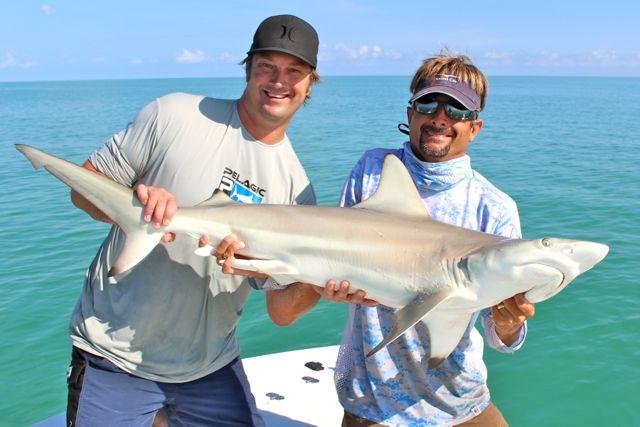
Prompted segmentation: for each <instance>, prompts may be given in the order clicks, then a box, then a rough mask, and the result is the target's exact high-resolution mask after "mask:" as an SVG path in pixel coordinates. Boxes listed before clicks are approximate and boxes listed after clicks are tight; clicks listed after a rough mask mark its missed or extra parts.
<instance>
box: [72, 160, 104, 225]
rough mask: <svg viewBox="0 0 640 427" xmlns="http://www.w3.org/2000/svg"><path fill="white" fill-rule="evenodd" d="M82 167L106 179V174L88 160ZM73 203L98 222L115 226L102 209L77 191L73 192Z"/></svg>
mask: <svg viewBox="0 0 640 427" xmlns="http://www.w3.org/2000/svg"><path fill="white" fill-rule="evenodd" d="M82 167H83V168H85V169H88V170H90V171H91V172H95V173H97V174H100V175H102V176H105V177H106V175H105V174H103V173H102V172H100V171H99V170H97V169H96V168H95V167H93V165H92V164H91V162H90V161H88V160H87V161H86V162H84V164H83V165H82ZM71 202H72V203H73V204H74V205H75V207H77V208H78V209H82V210H83V211H85V212H86V213H88V214H89V216H90V217H91V218H93V219H95V220H96V221H102V222H107V223H109V224H113V221H111V218H109V217H108V216H106V215H105V214H104V213H103V212H102V211H101V210H100V209H98V208H96V207H95V206H94V205H93V203H91V202H90V201H88V200H87V199H85V198H84V197H83V196H82V195H81V194H80V193H78V192H76V191H75V190H71Z"/></svg>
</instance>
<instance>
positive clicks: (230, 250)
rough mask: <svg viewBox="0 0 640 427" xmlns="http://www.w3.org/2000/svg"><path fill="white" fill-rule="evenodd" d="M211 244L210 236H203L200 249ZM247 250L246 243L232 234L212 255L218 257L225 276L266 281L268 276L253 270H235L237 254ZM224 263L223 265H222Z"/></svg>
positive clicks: (199, 243)
mask: <svg viewBox="0 0 640 427" xmlns="http://www.w3.org/2000/svg"><path fill="white" fill-rule="evenodd" d="M209 242H210V239H209V236H202V237H200V240H199V242H198V246H199V247H203V246H206V245H208V244H209ZM244 248H245V244H244V242H242V241H240V240H238V236H236V235H235V234H230V235H228V236H227V237H225V238H224V239H222V240H221V241H220V244H219V245H218V247H217V248H216V249H215V250H214V251H213V252H212V253H211V255H213V256H215V257H216V263H217V264H218V265H222V272H223V273H225V274H235V275H238V276H248V277H251V278H253V279H266V278H267V277H269V276H267V275H266V274H264V273H257V272H255V271H251V270H242V269H240V268H234V267H233V263H234V262H235V260H236V252H238V251H240V250H242V249H244ZM221 262H222V264H220V263H221Z"/></svg>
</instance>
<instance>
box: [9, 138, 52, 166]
mask: <svg viewBox="0 0 640 427" xmlns="http://www.w3.org/2000/svg"><path fill="white" fill-rule="evenodd" d="M15 147H16V149H17V150H18V151H19V152H21V153H22V154H23V155H24V156H25V157H26V158H27V159H28V160H29V161H30V162H31V166H33V168H34V169H40V168H41V167H42V166H44V165H45V161H44V156H45V153H43V152H42V151H40V150H38V149H37V148H34V147H32V146H30V145H26V144H15Z"/></svg>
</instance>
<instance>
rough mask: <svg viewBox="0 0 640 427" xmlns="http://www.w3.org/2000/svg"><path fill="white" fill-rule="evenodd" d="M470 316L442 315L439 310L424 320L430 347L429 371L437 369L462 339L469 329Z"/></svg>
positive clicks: (459, 314) (454, 313)
mask: <svg viewBox="0 0 640 427" xmlns="http://www.w3.org/2000/svg"><path fill="white" fill-rule="evenodd" d="M471 316H472V315H471V314H469V315H466V314H461V313H460V312H453V313H443V312H442V311H441V310H439V311H438V312H437V313H432V314H431V316H429V318H427V319H425V320H424V324H425V325H427V328H428V329H429V344H430V345H431V353H430V354H429V365H428V366H429V369H433V368H435V367H437V366H438V365H439V364H440V363H442V361H443V360H444V359H446V358H447V357H449V355H450V354H451V352H452V351H453V350H454V349H455V348H456V346H457V345H458V343H459V342H460V340H461V339H462V336H463V335H464V331H466V330H467V328H468V327H469V322H470V321H471Z"/></svg>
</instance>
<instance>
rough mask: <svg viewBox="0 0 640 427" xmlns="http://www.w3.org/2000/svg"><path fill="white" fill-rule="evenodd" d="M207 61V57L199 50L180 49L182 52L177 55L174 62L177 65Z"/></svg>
mask: <svg viewBox="0 0 640 427" xmlns="http://www.w3.org/2000/svg"><path fill="white" fill-rule="evenodd" d="M206 60H207V56H206V55H205V54H204V52H203V51H201V50H198V49H196V50H189V49H185V48H182V52H181V53H180V55H178V56H177V57H176V59H175V61H176V62H177V63H178V64H199V63H201V62H204V61H206Z"/></svg>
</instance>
